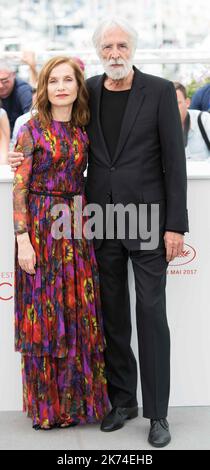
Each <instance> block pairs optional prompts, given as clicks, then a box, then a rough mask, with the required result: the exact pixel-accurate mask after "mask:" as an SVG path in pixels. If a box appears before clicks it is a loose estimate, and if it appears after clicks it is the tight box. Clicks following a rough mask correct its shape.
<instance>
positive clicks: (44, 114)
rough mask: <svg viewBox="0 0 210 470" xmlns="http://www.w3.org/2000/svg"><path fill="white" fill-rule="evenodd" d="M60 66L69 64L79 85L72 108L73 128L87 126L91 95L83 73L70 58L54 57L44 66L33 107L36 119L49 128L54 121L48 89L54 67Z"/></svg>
mask: <svg viewBox="0 0 210 470" xmlns="http://www.w3.org/2000/svg"><path fill="white" fill-rule="evenodd" d="M60 64H69V65H70V66H71V67H72V69H73V70H74V74H75V78H76V81H77V85H78V92H77V98H76V100H75V102H74V103H73V107H72V115H71V123H72V125H73V126H86V125H87V124H88V122H89V119H90V111H89V107H88V99H89V95H88V91H87V87H86V84H85V80H84V75H83V72H82V70H81V69H80V67H79V65H78V64H77V63H76V62H75V61H74V60H73V59H71V58H70V57H62V56H57V57H53V58H52V59H50V60H49V61H48V62H46V64H44V65H43V67H42V69H41V71H40V74H39V78H38V85H37V97H36V102H35V104H34V106H33V109H34V111H35V117H37V118H38V120H39V121H40V123H41V125H42V126H43V127H47V126H48V125H50V122H51V121H52V113H51V103H50V101H49V100H48V93H47V87H48V80H49V76H50V73H51V72H52V70H53V69H54V67H56V66H57V65H60Z"/></svg>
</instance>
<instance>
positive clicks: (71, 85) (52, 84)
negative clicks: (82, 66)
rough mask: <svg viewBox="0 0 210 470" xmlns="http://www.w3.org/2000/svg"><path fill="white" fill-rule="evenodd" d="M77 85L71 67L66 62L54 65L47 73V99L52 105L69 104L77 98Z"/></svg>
mask: <svg viewBox="0 0 210 470" xmlns="http://www.w3.org/2000/svg"><path fill="white" fill-rule="evenodd" d="M77 92H78V85H77V81H76V77H75V73H74V70H73V68H72V67H71V65H70V64H68V63H63V64H60V65H56V67H54V68H53V69H52V71H51V73H50V75H49V79H48V84H47V94H48V99H49V101H50V103H51V105H52V106H53V107H55V106H56V107H62V106H65V107H66V106H70V105H72V104H73V103H74V101H75V100H76V98H77Z"/></svg>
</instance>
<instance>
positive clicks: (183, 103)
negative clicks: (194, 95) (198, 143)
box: [176, 90, 190, 124]
mask: <svg viewBox="0 0 210 470" xmlns="http://www.w3.org/2000/svg"><path fill="white" fill-rule="evenodd" d="M176 96H177V102H178V106H179V112H180V116H181V121H182V124H183V123H184V121H185V119H186V116H187V110H188V107H189V105H190V100H189V98H185V97H184V95H183V93H182V91H181V90H176Z"/></svg>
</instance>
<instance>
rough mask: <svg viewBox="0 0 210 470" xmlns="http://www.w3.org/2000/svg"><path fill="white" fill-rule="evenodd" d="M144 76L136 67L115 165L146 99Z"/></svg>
mask: <svg viewBox="0 0 210 470" xmlns="http://www.w3.org/2000/svg"><path fill="white" fill-rule="evenodd" d="M144 87H145V84H144V75H143V74H142V73H141V72H140V71H139V70H138V69H136V67H134V79H133V83H132V87H131V90H130V93H129V97H128V102H127V106H126V110H125V114H124V117H123V121H122V126H121V130H120V136H119V140H118V145H117V148H116V152H115V155H114V158H113V162H112V163H114V162H115V161H116V160H117V158H118V157H119V154H120V153H121V151H122V149H123V147H124V145H125V143H126V140H127V138H128V135H129V133H130V131H131V129H132V127H133V125H134V122H135V119H136V116H137V113H139V111H140V109H141V106H142V104H143V101H144V98H145V90H144Z"/></svg>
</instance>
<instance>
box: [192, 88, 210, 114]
mask: <svg viewBox="0 0 210 470" xmlns="http://www.w3.org/2000/svg"><path fill="white" fill-rule="evenodd" d="M190 109H200V111H210V83H206V85H204V86H202V87H201V88H199V89H198V90H197V91H196V92H195V93H194V95H193V96H192V100H191V104H190Z"/></svg>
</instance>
